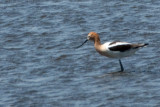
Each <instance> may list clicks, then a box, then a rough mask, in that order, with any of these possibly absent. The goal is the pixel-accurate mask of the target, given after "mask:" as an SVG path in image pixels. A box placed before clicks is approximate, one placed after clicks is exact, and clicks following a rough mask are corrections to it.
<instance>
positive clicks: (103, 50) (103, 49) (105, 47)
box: [96, 42, 138, 59]
mask: <svg viewBox="0 0 160 107" xmlns="http://www.w3.org/2000/svg"><path fill="white" fill-rule="evenodd" d="M111 43H112V42H106V43H104V44H102V45H101V46H100V47H99V48H100V49H96V50H97V52H99V53H100V54H101V55H103V56H107V57H110V58H117V59H120V58H123V57H128V56H131V55H133V54H134V53H135V52H136V51H137V50H138V48H136V49H134V48H133V49H132V48H131V49H129V50H126V51H124V52H121V51H112V50H110V49H109V48H110V47H114V46H118V45H127V44H131V43H127V42H116V43H114V44H111Z"/></svg>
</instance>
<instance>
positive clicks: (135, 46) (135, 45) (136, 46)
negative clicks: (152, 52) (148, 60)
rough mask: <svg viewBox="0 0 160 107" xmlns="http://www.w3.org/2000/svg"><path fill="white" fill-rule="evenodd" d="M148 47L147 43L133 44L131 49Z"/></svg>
mask: <svg viewBox="0 0 160 107" xmlns="http://www.w3.org/2000/svg"><path fill="white" fill-rule="evenodd" d="M147 45H149V44H148V43H139V44H134V45H133V48H140V47H144V46H147Z"/></svg>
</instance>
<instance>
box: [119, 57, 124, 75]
mask: <svg viewBox="0 0 160 107" xmlns="http://www.w3.org/2000/svg"><path fill="white" fill-rule="evenodd" d="M119 64H120V67H121V72H123V71H124V68H123V65H122V62H121V60H120V59H119Z"/></svg>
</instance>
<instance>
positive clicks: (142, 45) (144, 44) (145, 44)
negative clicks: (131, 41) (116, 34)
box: [139, 43, 149, 47]
mask: <svg viewBox="0 0 160 107" xmlns="http://www.w3.org/2000/svg"><path fill="white" fill-rule="evenodd" d="M147 45H149V44H148V43H143V44H139V47H144V46H147Z"/></svg>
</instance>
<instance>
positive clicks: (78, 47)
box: [75, 39, 88, 48]
mask: <svg viewBox="0 0 160 107" xmlns="http://www.w3.org/2000/svg"><path fill="white" fill-rule="evenodd" d="M87 41H88V39H87V40H85V41H84V42H83V43H82V45H80V46H77V47H75V48H80V47H81V46H83V45H84V44H85V43H86V42H87Z"/></svg>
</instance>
